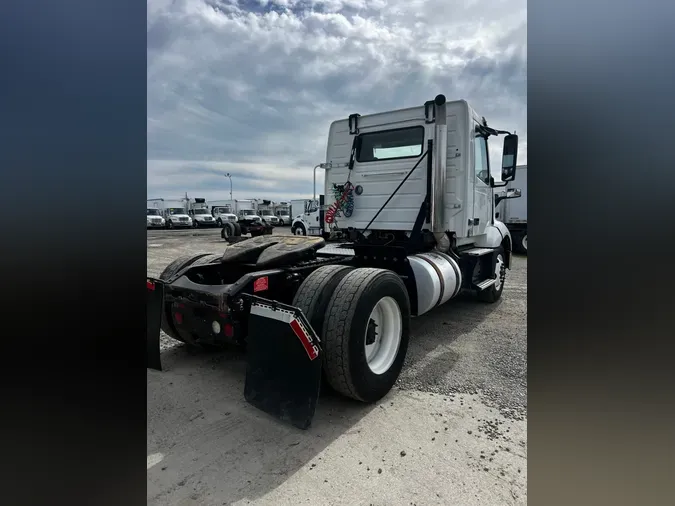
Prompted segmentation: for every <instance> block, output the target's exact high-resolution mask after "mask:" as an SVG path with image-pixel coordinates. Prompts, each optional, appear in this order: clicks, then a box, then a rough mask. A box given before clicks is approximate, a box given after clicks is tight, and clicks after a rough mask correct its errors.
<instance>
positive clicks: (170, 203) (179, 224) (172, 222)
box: [162, 199, 192, 229]
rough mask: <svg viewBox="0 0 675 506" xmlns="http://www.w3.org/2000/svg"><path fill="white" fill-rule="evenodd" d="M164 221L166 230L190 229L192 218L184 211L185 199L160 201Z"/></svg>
mask: <svg viewBox="0 0 675 506" xmlns="http://www.w3.org/2000/svg"><path fill="white" fill-rule="evenodd" d="M162 204H163V211H162V214H163V216H164V220H166V228H168V229H173V228H188V227H192V218H190V215H189V214H188V211H187V209H186V205H185V204H186V202H185V199H177V200H164V199H162Z"/></svg>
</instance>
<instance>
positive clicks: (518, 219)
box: [496, 165, 527, 253]
mask: <svg viewBox="0 0 675 506" xmlns="http://www.w3.org/2000/svg"><path fill="white" fill-rule="evenodd" d="M516 190H518V191H520V198H516V199H505V200H504V201H503V202H500V203H499V205H498V206H497V216H496V217H497V218H499V219H500V220H501V221H502V222H503V223H504V224H505V225H506V228H508V229H509V232H511V237H512V240H513V251H516V252H518V253H527V165H519V166H518V182H517V183H515V182H513V181H512V182H510V183H509V184H508V185H507V186H506V191H507V192H515V191H516Z"/></svg>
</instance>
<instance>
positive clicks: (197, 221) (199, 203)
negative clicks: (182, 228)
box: [188, 198, 216, 228]
mask: <svg viewBox="0 0 675 506" xmlns="http://www.w3.org/2000/svg"><path fill="white" fill-rule="evenodd" d="M188 214H189V215H190V217H191V218H192V226H193V227H194V228H199V227H215V226H216V219H215V218H214V217H213V215H212V214H211V212H210V211H209V205H208V203H207V202H206V199H204V198H195V199H192V200H190V202H189V203H188Z"/></svg>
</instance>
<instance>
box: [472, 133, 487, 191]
mask: <svg viewBox="0 0 675 506" xmlns="http://www.w3.org/2000/svg"><path fill="white" fill-rule="evenodd" d="M487 153H488V150H487V139H486V138H485V137H481V136H479V135H477V136H476V138H475V141H474V162H475V166H474V167H475V174H476V177H477V178H478V179H480V180H481V182H483V184H486V185H489V184H490V167H489V164H488V154H487Z"/></svg>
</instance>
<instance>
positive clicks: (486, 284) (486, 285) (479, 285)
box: [476, 279, 497, 292]
mask: <svg viewBox="0 0 675 506" xmlns="http://www.w3.org/2000/svg"><path fill="white" fill-rule="evenodd" d="M496 282H497V280H496V279H486V280H485V281H481V282H480V283H476V288H478V289H479V290H480V291H481V292H482V291H483V290H485V289H487V288H490V287H491V286H492V285H494V284H495V283H496Z"/></svg>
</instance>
